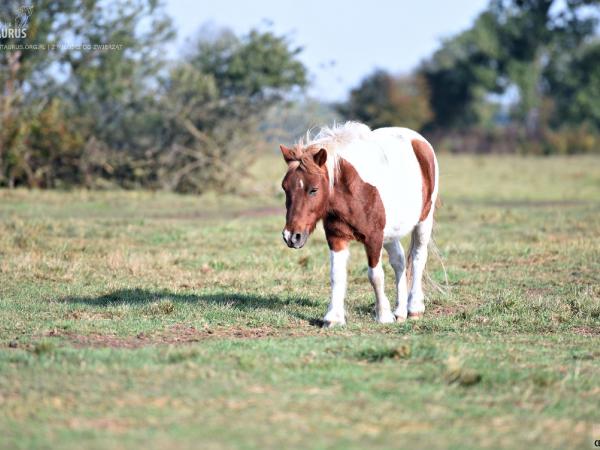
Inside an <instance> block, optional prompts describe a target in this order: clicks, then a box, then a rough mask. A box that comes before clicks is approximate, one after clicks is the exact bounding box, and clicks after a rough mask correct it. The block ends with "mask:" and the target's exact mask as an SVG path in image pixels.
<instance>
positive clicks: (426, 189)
mask: <svg viewBox="0 0 600 450" xmlns="http://www.w3.org/2000/svg"><path fill="white" fill-rule="evenodd" d="M411 144H412V148H413V151H414V152H415V156H416V157H417V161H419V166H420V167H421V177H422V179H423V189H422V191H423V207H422V209H421V216H420V217H419V220H421V221H422V220H425V219H426V218H427V216H428V215H429V211H431V203H432V198H431V197H432V196H433V190H434V188H435V157H434V154H433V149H432V148H431V145H429V144H428V143H427V142H425V141H421V140H419V139H413V140H412V141H411Z"/></svg>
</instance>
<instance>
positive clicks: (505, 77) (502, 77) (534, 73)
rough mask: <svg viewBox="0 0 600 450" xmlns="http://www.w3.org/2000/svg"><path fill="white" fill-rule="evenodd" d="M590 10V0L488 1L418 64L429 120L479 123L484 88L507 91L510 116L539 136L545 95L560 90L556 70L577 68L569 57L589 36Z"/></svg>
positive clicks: (593, 4) (594, 17) (592, 28)
mask: <svg viewBox="0 0 600 450" xmlns="http://www.w3.org/2000/svg"><path fill="white" fill-rule="evenodd" d="M598 13H599V7H598V2H597V1H589V0H566V1H564V2H560V3H559V2H557V1H553V0H492V1H491V2H490V5H489V7H488V8H487V10H486V11H484V12H483V13H482V14H481V15H480V16H479V17H478V18H477V19H476V21H475V23H474V25H473V26H472V27H471V28H470V29H469V30H467V31H465V32H463V33H461V34H459V35H458V36H456V37H454V38H451V39H449V40H447V41H446V42H444V44H443V45H442V47H441V48H440V50H438V51H437V52H436V53H435V54H434V55H433V56H432V58H431V59H430V60H429V61H427V62H426V63H425V64H423V66H422V67H421V68H420V72H421V73H422V74H423V75H424V76H425V78H426V80H427V83H428V85H429V88H430V89H431V106H432V109H433V111H434V116H435V119H434V121H433V122H432V123H431V125H433V126H435V127H437V128H446V129H448V128H461V127H466V126H474V125H481V124H482V123H483V121H484V114H482V111H485V110H486V108H485V106H484V105H485V104H486V103H487V104H489V94H498V95H503V94H505V93H506V92H509V91H510V90H511V89H512V90H514V91H515V92H516V94H517V95H516V98H517V101H516V102H514V103H513V105H512V108H511V111H510V113H511V117H512V119H513V120H514V121H516V122H518V123H521V124H523V125H524V127H525V129H526V130H528V133H530V134H531V135H532V136H533V135H536V134H539V132H540V130H541V127H542V126H543V125H544V124H543V123H542V121H543V119H544V117H547V116H548V114H546V113H545V112H544V108H545V105H546V104H547V102H546V100H545V99H546V98H552V97H553V96H554V95H555V93H556V92H559V91H561V90H562V88H560V87H559V86H558V84H557V83H558V82H559V80H560V79H561V76H556V73H557V71H558V73H560V72H561V71H562V73H563V74H564V70H562V69H561V67H562V68H564V67H571V68H573V69H577V67H578V66H577V64H576V63H572V64H571V63H570V62H569V61H570V59H571V58H572V56H571V55H575V54H577V49H579V48H580V47H581V46H582V45H584V44H585V42H586V41H587V40H589V38H590V37H591V36H594V35H595V32H596V28H597V24H598V16H599V14H598ZM552 73H555V75H553V74H552ZM567 78H568V77H567ZM562 79H563V80H566V78H565V77H563V78H562ZM566 91H568V88H566V90H565V92H566Z"/></svg>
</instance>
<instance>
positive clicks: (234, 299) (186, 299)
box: [62, 288, 323, 326]
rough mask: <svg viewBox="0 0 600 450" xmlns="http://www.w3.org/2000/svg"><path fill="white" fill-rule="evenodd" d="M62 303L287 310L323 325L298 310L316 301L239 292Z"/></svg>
mask: <svg viewBox="0 0 600 450" xmlns="http://www.w3.org/2000/svg"><path fill="white" fill-rule="evenodd" d="M62 301H63V302H65V303H70V304H79V305H85V306H92V307H110V306H118V305H134V306H135V305H139V306H143V305H149V304H152V303H155V302H161V301H171V302H173V303H180V304H181V303H190V304H196V305H199V306H200V305H207V306H209V305H212V306H219V305H223V306H228V307H231V308H235V309H238V310H241V311H255V310H261V309H262V310H271V311H282V310H286V311H287V312H288V313H289V314H290V315H292V316H294V317H296V318H298V319H301V320H305V321H307V322H309V323H310V324H311V325H313V326H321V325H322V324H323V322H322V321H321V320H320V319H318V318H317V317H316V314H320V313H321V311H320V310H319V311H318V312H315V315H313V314H310V312H305V311H300V310H299V309H302V308H306V307H308V308H319V309H320V308H321V307H322V305H321V304H320V303H319V302H317V301H316V300H312V299H309V298H306V297H298V298H293V297H291V298H281V297H278V296H275V295H267V296H263V295H256V294H244V293H240V292H226V291H223V292H215V293H212V294H185V293H175V292H171V291H167V290H163V291H154V290H148V289H139V288H136V289H118V290H116V291H113V292H110V293H108V294H104V295H99V296H71V297H65V298H63V299H62Z"/></svg>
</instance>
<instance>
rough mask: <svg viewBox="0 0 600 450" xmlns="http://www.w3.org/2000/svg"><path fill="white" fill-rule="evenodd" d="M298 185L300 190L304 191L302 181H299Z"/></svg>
mask: <svg viewBox="0 0 600 450" xmlns="http://www.w3.org/2000/svg"><path fill="white" fill-rule="evenodd" d="M298 184H299V185H300V189H304V181H302V180H300V181H299V182H298Z"/></svg>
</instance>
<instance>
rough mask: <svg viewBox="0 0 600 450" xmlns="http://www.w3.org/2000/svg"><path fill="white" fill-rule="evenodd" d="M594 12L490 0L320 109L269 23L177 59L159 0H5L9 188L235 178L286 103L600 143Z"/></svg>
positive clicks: (539, 142) (579, 148)
mask: <svg viewBox="0 0 600 450" xmlns="http://www.w3.org/2000/svg"><path fill="white" fill-rule="evenodd" d="M598 17H599V6H598V2H597V1H591V0H561V1H558V0H557V1H552V0H492V1H491V2H490V4H489V6H488V7H487V8H486V10H485V11H484V12H483V13H481V14H480V16H479V17H478V18H477V19H476V20H475V22H474V24H473V25H472V27H471V28H470V29H468V30H466V31H464V32H462V33H460V34H458V35H456V36H453V37H451V38H449V39H447V40H445V41H444V42H443V43H442V45H441V46H440V48H439V49H438V50H437V51H436V52H435V53H434V54H433V55H432V56H431V57H429V58H428V59H426V60H425V61H424V62H423V63H422V64H421V65H420V66H419V67H418V68H417V69H416V70H415V72H414V73H412V74H409V75H405V76H396V75H394V74H390V73H388V72H385V71H383V70H377V71H375V72H374V73H372V74H370V75H368V76H367V77H366V78H365V79H364V80H363V81H362V82H361V83H360V85H359V86H357V87H356V88H355V89H353V90H352V91H351V93H350V94H349V97H348V100H347V101H346V102H344V103H340V104H336V105H324V104H318V102H315V101H309V100H307V99H306V97H305V94H304V88H305V87H306V86H307V85H308V72H307V69H306V67H304V65H303V64H302V63H301V61H300V60H299V58H298V56H299V54H300V52H301V50H302V49H301V48H299V47H296V46H294V45H293V44H292V42H291V41H290V40H289V39H288V38H287V37H286V36H283V35H277V34H275V33H273V32H271V31H265V30H252V31H250V32H249V33H247V34H245V35H241V36H240V35H236V34H234V33H232V32H231V31H228V30H223V29H216V28H204V29H203V30H202V31H201V32H200V33H199V35H198V36H197V37H196V39H195V40H193V41H192V42H191V44H190V45H189V46H188V47H187V48H186V52H185V54H184V55H182V56H181V57H179V58H177V59H176V60H168V59H167V58H166V56H165V55H166V53H167V52H166V48H167V46H168V45H172V42H173V39H174V37H175V31H174V27H173V24H172V22H171V20H170V18H169V17H168V15H167V14H166V12H165V9H164V6H163V5H162V4H161V3H160V2H159V1H157V0H115V1H112V2H108V3H107V2H106V1H101V0H58V1H51V0H33V1H31V2H29V3H27V7H25V8H24V7H23V4H22V1H21V0H17V1H15V0H7V1H4V2H3V3H2V4H1V5H0V30H2V33H1V34H0V187H17V186H28V187H39V188H68V187H72V186H82V187H87V188H104V187H114V186H119V187H124V188H138V187H141V188H148V189H168V190H174V191H178V192H203V191H205V190H209V189H213V190H218V191H227V190H231V189H233V188H234V187H235V185H236V184H237V183H236V181H237V180H238V179H239V177H241V176H244V173H245V170H246V169H247V167H248V164H249V163H250V161H251V159H252V158H253V155H255V154H256V151H257V149H260V148H261V147H264V146H265V145H266V144H265V141H266V137H268V136H269V135H270V134H271V133H272V132H273V131H274V129H276V128H277V127H280V126H281V127H284V128H287V129H288V131H290V132H291V131H292V129H294V126H297V125H294V124H290V123H289V121H288V122H286V121H285V120H283V119H282V117H283V115H284V114H283V112H286V114H288V117H292V118H294V121H296V122H303V124H302V127H303V126H304V124H305V123H306V124H308V123H310V122H311V121H313V120H311V118H310V117H308V115H311V114H319V115H320V116H328V115H329V116H332V115H334V114H336V113H337V114H339V117H340V118H341V119H348V118H350V119H358V120H362V121H364V122H366V123H368V124H369V125H371V126H373V127H378V126H388V125H403V126H408V127H412V128H416V129H420V130H426V131H428V133H430V135H431V136H433V138H434V140H437V141H438V142H439V144H438V146H440V148H447V149H450V150H455V151H477V152H481V151H512V152H523V153H536V154H538V153H575V152H598V151H599V150H598V149H599V148H600V139H599V133H600V65H599V64H598V61H600V42H599V40H598V35H597V29H598ZM8 30H12V31H11V33H8ZM19 30H26V32H24V33H22V32H18V33H17V31H19ZM5 31H6V32H5ZM315 104H316V106H315ZM307 105H308V106H307ZM313 119H314V117H313ZM294 132H295V130H294Z"/></svg>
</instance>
